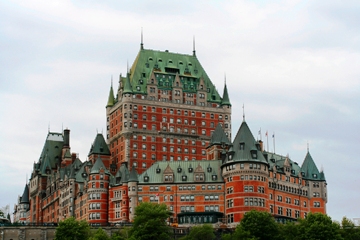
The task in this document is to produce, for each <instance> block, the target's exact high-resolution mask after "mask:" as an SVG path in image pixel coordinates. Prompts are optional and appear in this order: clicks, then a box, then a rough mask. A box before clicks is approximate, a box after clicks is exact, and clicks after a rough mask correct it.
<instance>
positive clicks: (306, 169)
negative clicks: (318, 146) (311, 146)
mask: <svg viewBox="0 0 360 240" xmlns="http://www.w3.org/2000/svg"><path fill="white" fill-rule="evenodd" d="M301 172H303V173H305V176H304V178H306V179H309V180H320V177H321V176H320V172H319V169H318V168H317V167H316V164H315V162H314V160H313V158H312V157H311V155H310V152H307V153H306V156H305V159H304V162H303V164H302V166H301ZM323 174H324V173H323ZM324 177H325V175H324Z"/></svg>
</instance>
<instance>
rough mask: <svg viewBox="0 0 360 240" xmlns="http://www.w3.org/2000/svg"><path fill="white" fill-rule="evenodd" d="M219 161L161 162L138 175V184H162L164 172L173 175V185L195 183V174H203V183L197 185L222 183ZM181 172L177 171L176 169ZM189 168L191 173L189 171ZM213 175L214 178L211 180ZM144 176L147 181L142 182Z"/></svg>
mask: <svg viewBox="0 0 360 240" xmlns="http://www.w3.org/2000/svg"><path fill="white" fill-rule="evenodd" d="M220 166H221V160H212V161H207V160H202V161H177V162H168V161H162V162H157V163H156V164H153V165H152V166H151V167H150V168H148V169H147V170H146V171H145V172H143V173H142V174H141V175H139V177H138V179H139V183H143V184H152V183H163V182H164V172H165V173H168V174H169V173H170V174H174V175H173V176H174V181H173V183H177V184H181V183H195V173H199V172H203V173H204V175H205V178H204V181H203V182H199V183H216V182H223V181H224V180H223V178H222V176H221V171H220ZM179 168H180V169H181V171H178V169H179ZM189 168H191V169H192V171H189ZM213 175H215V176H216V178H215V179H214V178H213ZM145 176H147V177H149V181H147V182H146V181H144V178H145ZM183 176H185V177H186V180H184V179H183Z"/></svg>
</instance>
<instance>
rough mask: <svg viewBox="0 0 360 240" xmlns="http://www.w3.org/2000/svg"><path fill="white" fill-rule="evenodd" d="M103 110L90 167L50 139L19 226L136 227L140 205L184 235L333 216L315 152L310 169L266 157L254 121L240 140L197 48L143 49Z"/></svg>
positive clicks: (225, 98) (66, 142)
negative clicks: (69, 222) (164, 215)
mask: <svg viewBox="0 0 360 240" xmlns="http://www.w3.org/2000/svg"><path fill="white" fill-rule="evenodd" d="M229 85H230V84H229ZM104 103H106V119H105V121H106V123H107V131H106V135H103V134H99V133H98V134H97V135H96V136H95V139H94V141H93V143H92V144H91V148H90V149H89V153H88V157H87V160H86V161H84V160H83V161H82V160H80V159H79V157H78V155H77V154H76V153H73V152H72V151H71V147H70V130H69V129H65V130H64V131H63V132H60V133H55V132H48V135H47V136H46V139H45V144H44V147H43V149H42V150H41V153H40V157H39V159H38V160H37V161H35V163H34V165H33V169H32V174H31V177H30V179H29V182H28V183H27V184H26V185H25V189H24V191H23V194H22V195H21V196H20V197H19V199H18V203H17V204H16V205H15V213H14V221H20V222H25V223H48V222H59V221H62V220H64V219H66V218H69V217H75V218H76V219H79V220H86V221H87V222H89V223H91V224H116V223H127V222H131V221H133V219H134V212H135V208H136V206H137V205H139V204H140V203H141V202H154V203H164V204H166V205H167V206H168V209H169V210H170V211H171V212H172V216H171V218H170V219H169V220H168V221H169V222H170V223H177V224H179V226H181V225H183V226H186V225H188V224H196V223H199V224H201V223H217V222H220V221H221V222H223V223H224V224H227V225H228V226H229V227H233V226H235V225H236V224H238V223H239V222H240V220H241V219H242V217H243V215H244V214H245V213H246V212H248V211H250V210H252V209H256V210H259V211H266V212H269V213H271V214H272V215H273V216H274V218H275V219H276V220H278V221H287V220H290V221H291V220H296V219H298V218H304V217H305V216H306V215H307V214H308V213H309V212H321V213H326V203H327V183H326V180H325V175H324V172H323V171H319V170H318V168H317V166H316V164H315V162H314V160H313V158H312V157H311V155H310V153H309V151H308V152H307V153H305V154H304V155H305V157H304V160H303V162H302V164H301V165H299V164H298V163H297V162H295V161H293V160H292V159H290V158H289V157H288V156H283V155H280V154H277V153H274V152H269V151H266V150H265V149H264V146H263V142H262V141H261V140H256V139H255V138H254V135H253V134H252V133H251V131H250V128H249V126H248V123H247V122H246V121H245V117H244V118H243V121H242V123H241V125H240V126H236V127H238V128H239V129H238V131H237V134H236V136H234V138H233V140H232V136H231V128H232V127H233V126H232V125H231V111H232V105H231V103H230V97H229V93H228V90H227V83H226V82H225V84H224V86H223V92H222V94H220V93H219V92H218V91H217V89H216V87H215V86H214V84H213V83H212V81H211V80H210V78H209V76H208V75H207V74H206V72H205V70H204V69H203V67H202V66H201V64H200V62H199V60H198V58H197V56H196V52H195V48H194V49H193V52H192V54H179V53H172V52H170V51H167V50H166V51H155V50H150V49H145V48H144V46H143V43H141V45H140V50H139V53H138V55H137V57H136V59H135V61H134V63H133V64H132V66H131V67H130V68H129V69H128V70H127V73H126V74H124V75H120V76H119V79H118V84H117V86H113V83H111V86H110V92H109V95H108V99H107V102H106V101H104ZM104 105H105V104H104ZM239 109H241V107H239V106H237V108H236V110H237V111H240V110H239ZM99 114H101V112H100V113H99Z"/></svg>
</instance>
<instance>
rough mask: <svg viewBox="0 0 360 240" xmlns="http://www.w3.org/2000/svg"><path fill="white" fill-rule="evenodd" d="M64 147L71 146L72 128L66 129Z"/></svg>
mask: <svg viewBox="0 0 360 240" xmlns="http://www.w3.org/2000/svg"><path fill="white" fill-rule="evenodd" d="M64 147H70V130H69V129H65V130H64Z"/></svg>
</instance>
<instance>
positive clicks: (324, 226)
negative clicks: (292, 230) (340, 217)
mask: <svg viewBox="0 0 360 240" xmlns="http://www.w3.org/2000/svg"><path fill="white" fill-rule="evenodd" d="M298 233H299V237H298V239H300V240H328V239H332V240H341V239H343V238H342V237H341V235H340V225H339V224H338V223H335V222H333V221H332V220H331V218H330V217H329V216H327V215H325V214H322V213H309V214H308V215H307V216H306V218H305V219H300V220H299V225H298Z"/></svg>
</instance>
